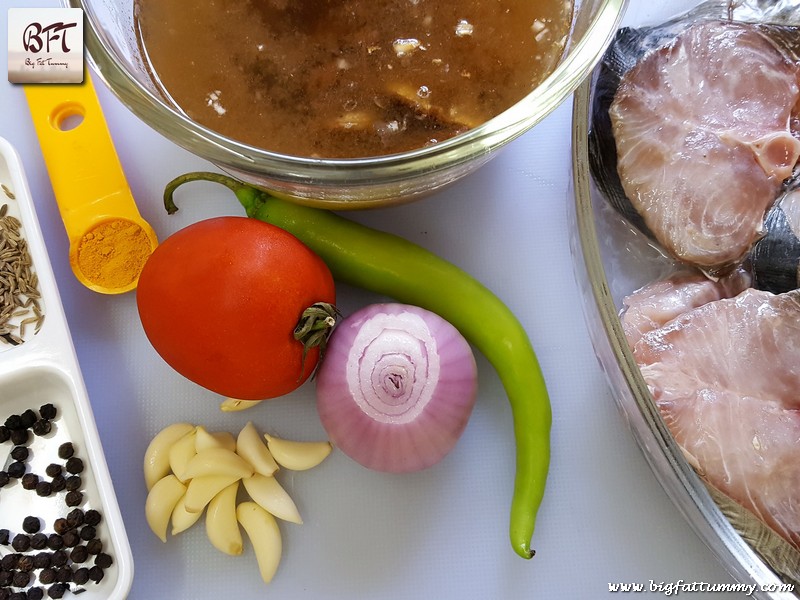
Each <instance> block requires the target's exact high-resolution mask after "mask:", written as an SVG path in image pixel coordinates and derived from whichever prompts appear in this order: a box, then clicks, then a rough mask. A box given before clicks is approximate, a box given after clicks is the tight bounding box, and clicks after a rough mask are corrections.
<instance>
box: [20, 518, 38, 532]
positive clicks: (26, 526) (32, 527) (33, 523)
mask: <svg viewBox="0 0 800 600" xmlns="http://www.w3.org/2000/svg"><path fill="white" fill-rule="evenodd" d="M41 528H42V524H41V522H40V521H39V517H31V516H28V517H25V518H24V519H23V520H22V529H23V531H25V533H36V532H37V531H39V530H40V529H41Z"/></svg>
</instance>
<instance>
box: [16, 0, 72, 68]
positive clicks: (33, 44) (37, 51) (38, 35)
mask: <svg viewBox="0 0 800 600" xmlns="http://www.w3.org/2000/svg"><path fill="white" fill-rule="evenodd" d="M8 80H9V81H10V82H11V83H81V82H82V81H83V11H82V10H81V9H80V8H9V9H8Z"/></svg>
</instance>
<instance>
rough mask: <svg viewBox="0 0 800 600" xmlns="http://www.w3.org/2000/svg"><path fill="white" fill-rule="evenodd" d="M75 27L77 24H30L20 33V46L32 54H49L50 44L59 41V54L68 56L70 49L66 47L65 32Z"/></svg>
mask: <svg viewBox="0 0 800 600" xmlns="http://www.w3.org/2000/svg"><path fill="white" fill-rule="evenodd" d="M77 26H78V24H77V23H52V24H50V25H46V26H45V25H42V24H41V23H31V24H30V25H28V26H27V27H26V28H25V31H24V32H22V46H23V47H24V48H25V50H26V51H28V52H32V53H34V54H37V53H39V52H41V51H42V50H44V51H45V52H46V53H48V54H49V53H50V44H51V43H53V42H56V41H59V40H60V41H61V52H63V53H64V54H68V53H69V52H70V49H69V46H67V31H68V30H70V29H75V28H76V27H77Z"/></svg>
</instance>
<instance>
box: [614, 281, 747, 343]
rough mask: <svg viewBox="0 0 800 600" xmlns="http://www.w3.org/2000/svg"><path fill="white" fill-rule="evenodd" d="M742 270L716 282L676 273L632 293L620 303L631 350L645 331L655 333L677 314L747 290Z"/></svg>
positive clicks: (623, 323) (623, 324)
mask: <svg viewBox="0 0 800 600" xmlns="http://www.w3.org/2000/svg"><path fill="white" fill-rule="evenodd" d="M750 283H751V277H750V275H749V274H748V273H747V271H745V270H744V269H736V270H735V271H734V272H733V273H731V274H729V275H727V276H726V277H723V278H720V279H718V280H711V279H708V278H707V277H706V276H704V275H703V274H702V273H700V272H699V271H690V270H685V271H679V272H677V273H673V274H672V275H671V276H669V277H667V278H665V279H662V280H660V281H655V282H653V283H651V284H649V285H646V286H644V287H643V288H641V289H639V290H636V291H635V292H633V293H632V294H630V295H629V296H626V297H625V298H624V299H623V301H622V302H623V307H624V308H623V311H624V313H623V318H622V328H623V331H624V332H625V339H627V340H628V344H629V345H630V346H631V348H633V346H634V344H635V343H636V342H638V341H639V338H641V337H642V335H644V334H645V333H647V332H648V331H652V330H653V329H658V328H659V327H661V326H663V325H665V324H666V323H668V322H669V321H671V320H672V319H674V318H676V317H678V316H680V315H681V314H683V313H685V312H687V311H689V310H691V309H693V308H696V307H698V306H702V305H703V304H708V303H709V302H712V301H714V300H720V299H722V298H732V297H733V296H736V295H737V294H739V293H740V292H743V291H744V290H746V289H747V288H748V287H750Z"/></svg>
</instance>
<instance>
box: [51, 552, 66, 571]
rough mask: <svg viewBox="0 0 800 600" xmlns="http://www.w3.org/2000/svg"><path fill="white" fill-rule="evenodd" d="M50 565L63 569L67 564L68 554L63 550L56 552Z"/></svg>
mask: <svg viewBox="0 0 800 600" xmlns="http://www.w3.org/2000/svg"><path fill="white" fill-rule="evenodd" d="M50 564H51V565H53V567H63V566H64V565H65V564H67V553H66V552H64V551H63V550H56V551H55V552H53V555H52V556H51V557H50Z"/></svg>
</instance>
